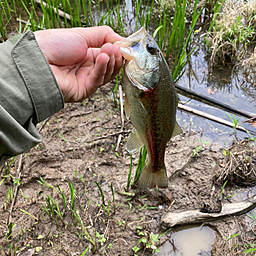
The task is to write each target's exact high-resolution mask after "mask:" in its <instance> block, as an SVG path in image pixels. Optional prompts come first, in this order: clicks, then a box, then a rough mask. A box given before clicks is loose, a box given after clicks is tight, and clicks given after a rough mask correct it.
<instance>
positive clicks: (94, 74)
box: [85, 53, 109, 97]
mask: <svg viewBox="0 0 256 256" xmlns="http://www.w3.org/2000/svg"><path fill="white" fill-rule="evenodd" d="M108 62H109V56H108V55H107V54H106V53H100V54H99V55H98V57H97V59H96V63H95V66H94V68H93V70H92V71H91V73H90V75H89V76H88V77H87V79H86V81H85V85H86V90H87V94H88V96H87V97H89V96H90V95H92V94H93V93H94V92H95V91H96V90H97V89H98V88H99V87H100V86H101V85H103V84H104V78H105V74H106V71H107V65H108Z"/></svg>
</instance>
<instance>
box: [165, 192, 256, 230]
mask: <svg viewBox="0 0 256 256" xmlns="http://www.w3.org/2000/svg"><path fill="white" fill-rule="evenodd" d="M255 207H256V195H255V196H253V197H252V198H250V199H246V200H244V201H242V202H239V203H226V204H223V205H222V210H221V212H220V213H204V212H200V211H199V210H192V211H185V212H179V213H177V212H169V213H167V214H166V215H165V217H164V218H163V220H162V225H163V226H164V227H165V228H170V227H173V226H176V225H187V224H198V223H204V222H209V221H215V220H220V219H223V218H227V217H230V216H238V215H241V214H245V213H247V212H249V211H251V210H253V209H254V208H255Z"/></svg>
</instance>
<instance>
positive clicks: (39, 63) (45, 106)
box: [11, 31, 64, 124]
mask: <svg viewBox="0 0 256 256" xmlns="http://www.w3.org/2000/svg"><path fill="white" fill-rule="evenodd" d="M11 43H12V42H11ZM11 55H12V57H13V60H14V62H15V64H16V67H17V68H18V70H19V72H20V74H21V76H22V78H23V80H24V83H25V85H26V87H27V90H28V92H29V95H30V98H31V101H32V104H33V106H34V110H35V116H34V117H33V123H35V124H36V123H39V122H41V121H43V120H44V119H46V118H47V117H49V116H51V115H53V114H54V113H56V112H58V111H59V110H61V109H62V108H63V107H64V100H63V96H62V93H61V91H60V89H59V86H58V84H57V81H56V79H55V77H54V75H53V73H52V70H51V68H50V66H49V64H48V62H47V60H46V58H45V56H44V54H43V53H42V51H41V49H40V47H39V45H38V43H37V41H36V39H35V36H34V34H33V32H32V31H28V32H26V33H25V34H24V35H23V36H22V37H21V38H20V39H19V40H18V42H17V43H16V44H15V45H14V46H13V49H12V51H11ZM24 60H27V61H24Z"/></svg>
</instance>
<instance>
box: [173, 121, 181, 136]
mask: <svg viewBox="0 0 256 256" xmlns="http://www.w3.org/2000/svg"><path fill="white" fill-rule="evenodd" d="M181 133H183V131H182V129H181V128H180V126H179V125H178V123H177V121H176V122H175V126H174V130H173V132H172V136H171V138H172V137H174V136H176V135H179V134H181Z"/></svg>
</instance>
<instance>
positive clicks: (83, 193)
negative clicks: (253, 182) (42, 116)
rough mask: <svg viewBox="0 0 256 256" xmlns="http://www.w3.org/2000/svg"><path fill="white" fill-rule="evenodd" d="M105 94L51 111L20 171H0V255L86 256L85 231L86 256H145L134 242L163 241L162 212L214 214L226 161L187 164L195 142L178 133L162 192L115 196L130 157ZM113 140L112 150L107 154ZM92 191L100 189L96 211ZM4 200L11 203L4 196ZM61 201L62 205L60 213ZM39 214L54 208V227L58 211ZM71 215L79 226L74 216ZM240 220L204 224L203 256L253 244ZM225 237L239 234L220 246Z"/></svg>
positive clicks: (228, 190) (207, 156) (208, 157)
mask: <svg viewBox="0 0 256 256" xmlns="http://www.w3.org/2000/svg"><path fill="white" fill-rule="evenodd" d="M113 86H114V85H113V84H109V85H107V86H105V87H103V88H101V89H99V90H98V92H97V93H96V94H95V95H94V96H93V97H91V98H90V99H87V100H86V103H77V104H67V105H66V106H65V108H64V109H63V110H62V111H61V112H59V113H58V114H56V115H54V116H52V117H51V118H50V119H49V120H48V121H47V122H45V123H41V124H39V125H38V129H41V134H42V138H43V142H42V143H40V144H39V145H38V146H37V147H36V148H34V149H32V150H31V151H30V152H28V153H26V154H24V155H23V159H22V165H21V166H20V168H19V166H18V165H19V158H18V157H17V158H16V159H15V162H14V164H12V165H11V168H10V174H8V172H7V171H6V170H5V169H7V167H6V166H4V167H3V168H2V171H1V182H0V184H1V186H0V206H1V209H0V214H1V218H0V242H1V247H2V250H1V255H15V254H14V253H15V251H16V255H22V256H25V255H27V256H28V255H72V256H74V255H85V254H83V252H85V250H86V248H87V247H88V246H89V249H88V251H87V253H86V255H92V245H91V244H90V242H88V240H87V239H86V236H87V235H86V234H85V230H87V231H88V232H89V234H90V235H91V237H92V239H93V241H96V244H97V250H96V253H95V255H135V251H134V250H132V248H134V246H136V245H137V248H138V252H137V255H153V249H154V247H153V249H152V248H147V247H146V246H145V245H146V243H143V242H141V243H139V240H140V239H141V238H145V239H147V241H148V243H149V242H150V238H149V237H150V233H151V232H152V233H153V234H159V235H160V234H163V233H164V232H165V231H166V229H164V228H163V227H162V225H161V219H162V218H163V216H165V214H166V213H167V212H168V211H174V212H179V211H184V210H189V209H191V210H192V209H199V208H201V207H202V205H203V204H204V205H207V206H208V207H210V208H211V209H212V210H213V211H214V210H216V211H217V210H218V208H219V205H220V201H219V196H218V195H219V194H220V193H221V186H222V185H223V181H221V182H218V181H217V179H218V177H220V175H221V174H223V170H224V169H225V166H227V163H228V158H227V157H225V156H224V155H223V153H221V152H220V151H217V152H215V151H211V150H209V149H204V150H201V151H200V152H198V155H195V156H194V157H193V156H192V155H191V153H192V152H193V150H194V149H196V148H198V146H200V143H199V140H198V138H197V137H196V136H195V135H191V134H190V135H189V133H188V131H184V134H183V135H180V136H176V137H175V138H173V139H172V140H171V141H170V142H169V143H168V146H167V150H166V158H165V161H166V168H167V171H168V177H170V178H169V186H168V188H167V189H164V190H161V189H160V190H159V191H156V190H149V191H146V192H137V191H136V189H135V188H134V189H130V190H129V193H130V194H126V195H124V194H120V193H119V192H120V191H121V192H124V191H125V188H126V185H127V180H128V173H129V168H130V155H129V154H128V152H126V150H125V147H124V145H125V141H126V139H127V138H128V135H129V133H130V131H131V130H132V125H131V123H130V122H129V121H127V120H125V126H124V129H123V130H122V127H121V118H120V111H119V108H118V102H117V105H116V106H114V101H113V99H112V98H113V95H112V88H113ZM120 134H121V142H120V144H119V145H118V149H117V151H116V147H117V141H118V137H119V135H120ZM208 146H209V145H208ZM137 163H138V154H134V155H133V166H132V171H133V174H134V172H135V170H136V165H137ZM252 164H253V163H252ZM133 174H132V175H133ZM19 175H20V180H19V182H20V184H18V185H19V187H18V190H17V195H16V198H13V197H15V190H16V187H17V182H16V183H15V181H17V179H15V177H16V178H19ZM40 178H41V179H40ZM42 180H43V181H44V182H45V185H42V183H43V181H42ZM38 181H40V182H41V184H40V183H39V182H38ZM95 182H98V184H99V186H100V187H101V189H102V192H103V194H104V202H105V205H106V206H105V207H103V205H102V204H103V202H102V201H103V200H102V196H101V193H100V189H99V188H98V186H97V185H96V183H95ZM71 183H72V184H73V185H74V189H75V198H74V199H72V198H71V192H70V191H71V190H72V186H70V185H69V184H71ZM111 184H112V188H113V192H114V199H113V193H112V189H111ZM52 186H53V187H52ZM57 186H59V188H60V190H59V189H58V187H57ZM11 188H12V193H10V191H11ZM235 188H236V189H238V188H239V187H238V185H236V186H232V187H228V186H226V187H225V191H224V194H225V195H231V194H232V193H233V192H234V189H235ZM60 191H63V192H62V193H61V192H60ZM134 193H135V195H133V194H134ZM10 194H12V195H13V196H10V197H8V195H10ZM248 194H249V193H248ZM61 195H65V197H66V204H67V207H66V208H65V203H64V202H65V200H63V197H61ZM14 200H15V201H14ZM73 200H74V205H75V206H74V205H72V202H73ZM229 200H231V201H233V198H232V197H231V198H229ZM13 201H14V205H13V206H12V202H13ZM225 201H226V202H228V201H227V200H225ZM47 202H48V206H47ZM43 205H45V207H46V209H48V213H49V215H48V214H47V211H46V210H45V209H44V208H43ZM49 205H51V206H52V207H53V205H55V206H56V205H58V207H59V209H60V212H62V213H63V214H62V215H61V216H62V219H61V218H60V217H59V216H58V215H57V214H56V211H57V209H58V208H55V211H53V213H51V211H50V209H49ZM74 207H75V209H76V212H77V214H78V215H79V216H80V217H81V220H82V224H81V222H79V221H77V219H76V218H75V217H74V216H75V214H74V212H72V209H74ZM248 219H249V218H248V217H245V216H239V217H230V218H227V219H225V220H222V221H216V222H212V223H210V224H209V225H210V227H211V228H213V229H214V230H215V241H214V243H213V245H212V249H211V251H209V252H207V254H204V255H225V256H227V255H230V256H231V255H242V251H243V250H244V247H243V245H244V244H245V243H246V242H248V241H249V240H248V239H252V240H250V241H251V243H253V242H254V243H255V240H253V237H254V239H255V234H254V233H253V229H252V228H251V226H250V224H249V220H248ZM205 225H207V223H206V224H205ZM83 227H84V228H83ZM140 232H141V233H140ZM172 232H174V229H171V230H170V231H169V232H168V233H166V234H165V235H163V236H162V237H161V238H160V239H159V241H156V242H155V243H151V245H152V244H154V245H156V247H160V246H161V245H162V244H163V243H164V242H165V241H167V240H169V239H170V237H171V235H172ZM254 232H255V231H254ZM234 234H239V235H238V236H236V237H234V238H232V239H230V240H229V241H228V242H225V241H226V240H227V238H229V237H231V236H232V235H234ZM87 237H88V236H87ZM138 243H139V244H138ZM237 244H238V246H236V245H237ZM10 247H11V248H10ZM15 247H16V249H15ZM233 247H235V248H234V249H233V250H231V249H232V248H233ZM4 251H5V252H4ZM244 255H245V254H244ZM248 255H250V254H248ZM190 256H194V255H190Z"/></svg>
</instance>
